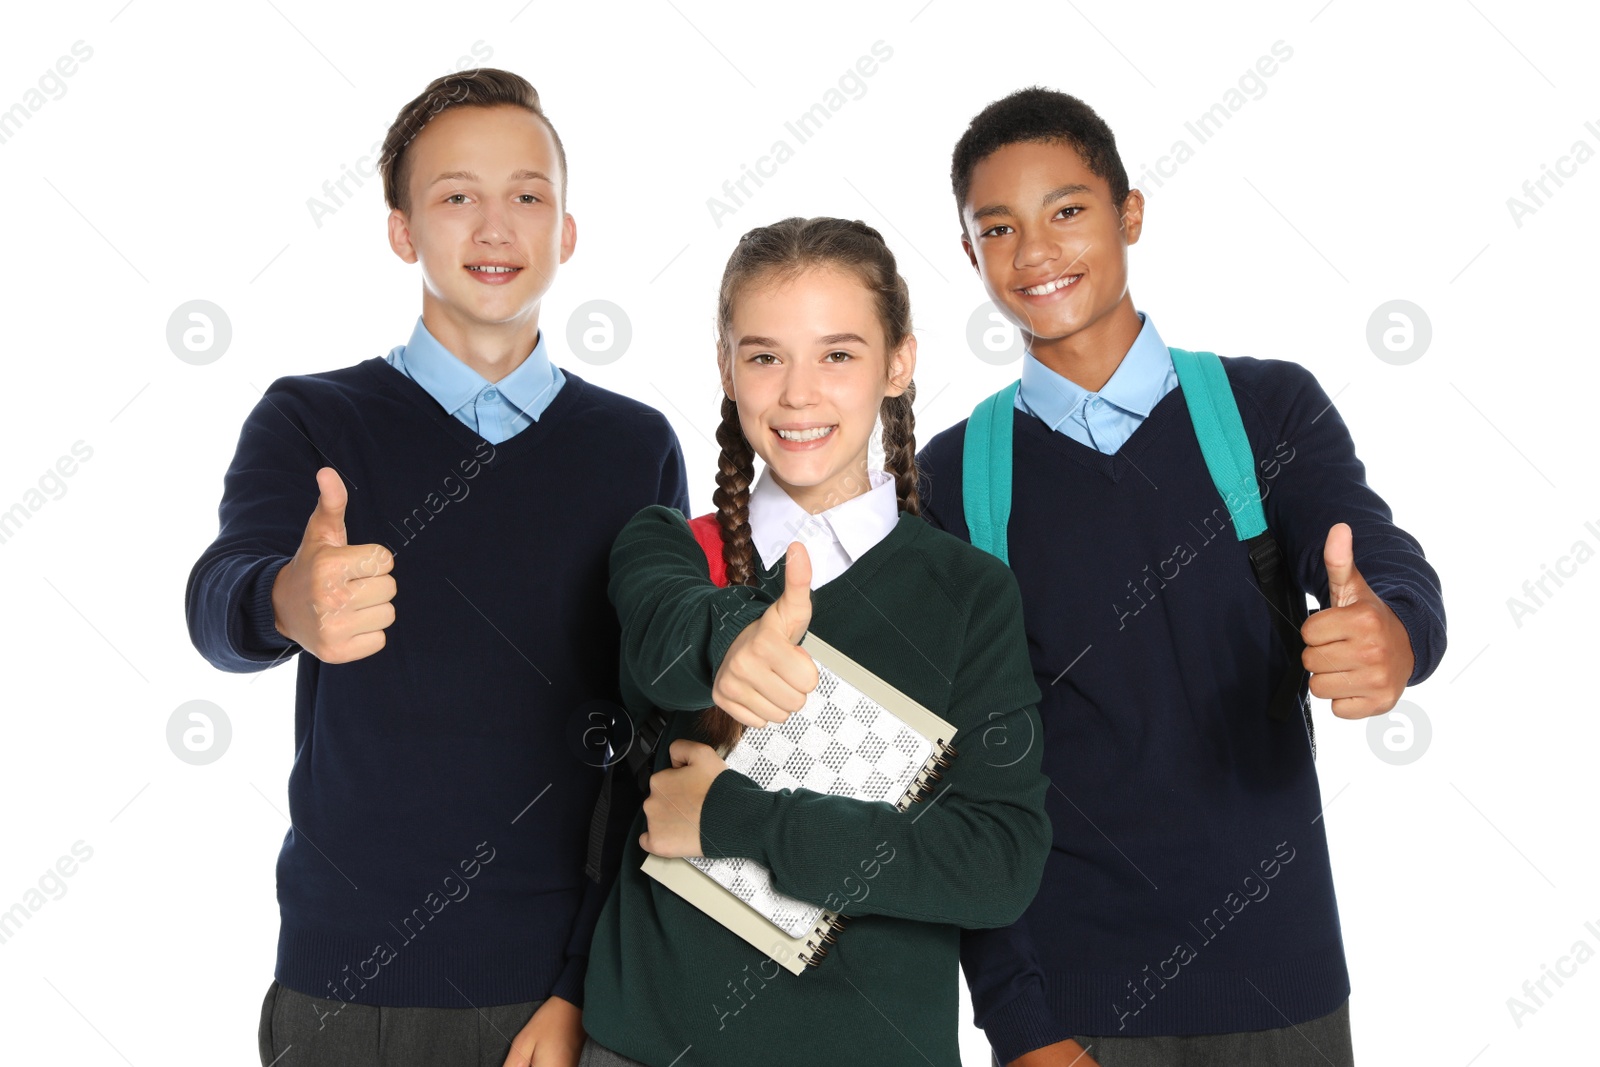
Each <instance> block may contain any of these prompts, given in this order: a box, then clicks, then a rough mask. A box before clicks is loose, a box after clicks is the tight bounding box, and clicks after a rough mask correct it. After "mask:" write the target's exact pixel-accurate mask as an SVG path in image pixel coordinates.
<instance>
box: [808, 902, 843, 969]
mask: <svg viewBox="0 0 1600 1067" xmlns="http://www.w3.org/2000/svg"><path fill="white" fill-rule="evenodd" d="M848 918H849V916H847V915H840V914H839V913H838V912H833V911H825V912H823V913H822V916H821V918H819V919H818V920H817V925H815V926H813V927H812V928H811V934H810V936H808V937H807V938H806V951H804V952H802V953H800V958H801V959H802V960H804V961H805V964H806V966H807V967H815V966H817V965H819V964H820V963H821V962H822V957H824V956H826V955H827V954H828V946H829V945H832V944H835V943H836V942H837V941H838V940H839V930H840V929H841V928H842V927H843V926H844V924H845V920H846V919H848Z"/></svg>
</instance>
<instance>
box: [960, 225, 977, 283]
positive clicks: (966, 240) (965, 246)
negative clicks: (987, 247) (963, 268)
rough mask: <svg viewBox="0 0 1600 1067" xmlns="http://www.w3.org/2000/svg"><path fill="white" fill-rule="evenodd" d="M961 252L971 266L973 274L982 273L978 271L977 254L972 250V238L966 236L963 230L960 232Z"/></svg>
mask: <svg viewBox="0 0 1600 1067" xmlns="http://www.w3.org/2000/svg"><path fill="white" fill-rule="evenodd" d="M961 251H963V252H965V253H966V254H967V262H968V263H971V264H972V269H973V272H974V273H982V272H981V271H979V270H978V253H976V252H974V251H973V250H972V238H970V237H968V236H967V233H966V231H965V230H963V231H962V232H961Z"/></svg>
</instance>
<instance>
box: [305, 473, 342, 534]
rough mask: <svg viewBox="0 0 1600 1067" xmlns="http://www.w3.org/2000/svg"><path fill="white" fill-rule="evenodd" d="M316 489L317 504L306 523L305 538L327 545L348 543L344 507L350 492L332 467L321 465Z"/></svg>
mask: <svg viewBox="0 0 1600 1067" xmlns="http://www.w3.org/2000/svg"><path fill="white" fill-rule="evenodd" d="M317 490H318V493H317V506H316V509H315V510H314V511H312V512H311V519H310V521H308V522H307V523H306V540H308V541H309V540H317V541H321V542H322V543H323V544H329V545H344V544H348V543H349V542H348V540H347V539H346V537H345V529H344V509H345V505H346V504H347V503H349V500H350V493H349V491H348V490H347V489H345V487H344V479H342V478H340V477H339V472H338V471H336V470H334V469H333V468H332V467H323V468H322V469H321V470H319V471H317Z"/></svg>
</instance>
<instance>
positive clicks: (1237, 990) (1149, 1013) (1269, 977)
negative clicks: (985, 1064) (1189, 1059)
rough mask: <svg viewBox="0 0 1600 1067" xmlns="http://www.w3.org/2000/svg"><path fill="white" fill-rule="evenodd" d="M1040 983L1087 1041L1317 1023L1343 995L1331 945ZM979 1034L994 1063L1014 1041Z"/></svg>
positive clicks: (1338, 953) (1338, 958)
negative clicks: (1248, 963) (1167, 976)
mask: <svg viewBox="0 0 1600 1067" xmlns="http://www.w3.org/2000/svg"><path fill="white" fill-rule="evenodd" d="M1045 981H1046V984H1047V986H1048V994H1047V995H1048V997H1049V1000H1050V1004H1051V1006H1052V1008H1053V1009H1054V1012H1055V1017H1056V1018H1057V1019H1059V1020H1061V1021H1062V1022H1064V1023H1066V1024H1067V1025H1069V1026H1071V1027H1072V1031H1071V1032H1072V1033H1073V1034H1084V1035H1088V1036H1094V1037H1157V1036H1171V1035H1184V1034H1187V1035H1193V1034H1231V1033H1239V1032H1242V1031H1246V1030H1272V1029H1277V1028H1279V1027H1284V1026H1289V1025H1291V1024H1297V1023H1303V1022H1308V1021H1310V1020H1311V1019H1318V1018H1321V1017H1322V1016H1324V1015H1326V1014H1328V1013H1329V1012H1331V1011H1333V1010H1334V1009H1335V1008H1337V1007H1338V1006H1339V1005H1340V1004H1342V1003H1344V1002H1345V1001H1346V1000H1347V999H1349V997H1350V977H1349V973H1348V972H1347V970H1346V969H1345V961H1344V952H1343V950H1342V948H1339V947H1335V948H1333V949H1331V950H1325V951H1323V952H1321V953H1311V954H1308V955H1306V956H1303V957H1302V958H1300V959H1298V960H1296V961H1295V962H1293V963H1288V964H1283V965H1281V966H1277V967H1262V968H1259V969H1250V970H1241V971H1213V972H1204V971H1196V972H1193V973H1191V972H1190V971H1189V970H1188V969H1187V968H1182V969H1180V970H1179V971H1178V973H1177V976H1176V977H1175V978H1173V979H1171V980H1169V981H1163V979H1162V977H1161V976H1160V975H1158V974H1156V972H1154V971H1149V972H1147V973H1146V972H1139V973H1135V972H1131V971H1130V972H1128V973H1117V974H1082V973H1079V974H1070V973H1069V974H1060V973H1058V974H1047V975H1046V978H1045ZM1024 1022H1026V1020H1024ZM987 1032H988V1033H989V1040H990V1043H991V1044H993V1045H994V1046H995V1048H996V1050H997V1051H1000V1052H1001V1055H1002V1058H1003V1057H1004V1055H1005V1053H1004V1051H1003V1050H1004V1049H1005V1048H1013V1047H1016V1045H1017V1043H1018V1042H1017V1038H1016V1036H1015V1035H1014V1034H1013V1033H1012V1032H1009V1031H1008V1032H1002V1031H1001V1030H1000V1027H999V1026H998V1025H997V1024H991V1026H990V1027H989V1029H988V1031H987ZM1056 1040H1060V1038H1057V1039H1056ZM1035 1047H1037V1046H1035ZM1019 1054H1020V1053H1019ZM1002 1062H1003V1059H1002Z"/></svg>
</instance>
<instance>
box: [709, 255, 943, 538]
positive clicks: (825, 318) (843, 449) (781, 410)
mask: <svg viewBox="0 0 1600 1067" xmlns="http://www.w3.org/2000/svg"><path fill="white" fill-rule="evenodd" d="M726 344H727V346H728V347H729V348H730V349H731V352H730V353H728V354H727V355H725V356H724V357H723V358H722V360H721V363H722V388H723V391H724V392H725V393H726V394H727V395H728V396H729V397H730V398H732V399H733V401H734V402H735V403H736V404H738V406H739V423H740V426H741V427H742V428H743V429H744V435H745V438H746V439H747V440H748V441H749V442H750V446H751V448H753V449H754V450H755V452H756V454H757V455H758V456H760V457H761V458H762V460H763V461H764V462H765V463H766V464H767V466H768V468H769V469H770V471H771V475H772V477H773V478H774V479H775V480H776V481H777V483H778V484H779V485H780V486H782V487H783V489H784V491H785V492H787V493H788V494H789V495H790V497H792V498H793V499H794V501H795V502H796V503H798V504H799V505H800V506H801V507H803V508H805V510H806V511H808V512H810V513H811V514H817V513H818V512H821V511H825V510H827V509H828V508H830V507H833V506H834V505H835V504H840V503H843V502H844V501H845V500H848V499H850V498H851V497H853V496H856V495H858V494H860V493H863V492H865V491H866V490H867V488H868V484H869V483H868V481H867V446H868V441H869V438H870V437H871V435H872V428H873V424H874V422H875V420H876V419H877V416H878V409H879V407H880V406H881V405H882V403H883V398H884V397H886V396H899V395H900V394H901V393H903V392H905V390H906V386H907V384H908V383H909V382H910V381H911V377H912V373H913V371H914V370H915V368H916V359H917V341H916V338H915V337H914V336H907V337H906V339H905V341H903V342H902V343H901V344H900V345H899V347H898V348H897V349H896V350H895V351H894V352H890V351H888V346H887V343H886V340H885V337H884V329H883V323H882V322H881V320H880V319H879V315H878V309H877V303H876V301H875V299H874V297H873V295H872V293H871V292H870V291H869V290H868V289H867V288H866V286H864V285H862V284H861V279H860V278H858V277H857V276H856V275H855V274H854V273H852V272H851V271H849V270H847V269H843V268H835V267H813V268H809V269H806V270H803V271H801V272H800V273H799V274H797V275H795V276H794V277H792V278H784V279H781V280H777V279H775V280H769V281H757V282H754V283H752V284H750V285H747V286H745V288H744V289H743V290H742V291H740V292H739V294H738V296H737V298H736V299H735V300H734V302H733V318H732V322H731V323H730V324H729V329H728V332H727V336H726ZM886 372H887V373H886Z"/></svg>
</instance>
